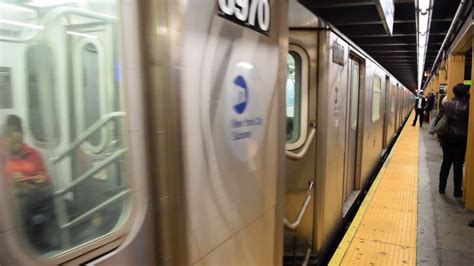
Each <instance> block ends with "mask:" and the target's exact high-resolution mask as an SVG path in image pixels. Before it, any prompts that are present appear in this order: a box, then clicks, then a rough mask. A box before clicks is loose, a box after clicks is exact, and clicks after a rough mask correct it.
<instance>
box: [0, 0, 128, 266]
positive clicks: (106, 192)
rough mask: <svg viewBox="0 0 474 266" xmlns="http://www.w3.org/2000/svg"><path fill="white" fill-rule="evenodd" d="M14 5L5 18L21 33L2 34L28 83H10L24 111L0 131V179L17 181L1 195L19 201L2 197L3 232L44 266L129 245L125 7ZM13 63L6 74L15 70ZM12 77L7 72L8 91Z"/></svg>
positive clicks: (8, 29)
mask: <svg viewBox="0 0 474 266" xmlns="http://www.w3.org/2000/svg"><path fill="white" fill-rule="evenodd" d="M10 2H12V4H9V5H8V6H9V9H6V8H5V9H2V11H1V12H0V18H4V16H5V17H8V18H9V19H11V20H12V21H18V23H16V24H14V25H10V24H5V23H4V24H5V25H7V26H5V25H3V24H2V25H0V35H2V36H3V37H5V36H4V35H5V34H6V33H8V34H9V35H8V38H6V37H5V38H4V39H3V40H0V44H1V45H2V48H5V49H4V50H2V54H3V53H9V54H11V55H14V56H11V57H12V58H16V57H18V58H25V60H16V61H15V62H14V63H11V64H9V66H8V67H9V68H11V69H10V70H9V71H8V72H11V73H15V74H18V76H20V77H21V76H23V77H24V78H23V79H11V80H10V81H9V82H11V86H12V88H13V89H12V90H11V93H12V98H13V100H14V103H15V104H14V108H13V109H12V110H11V111H10V110H8V112H9V114H6V119H5V120H4V121H0V123H1V124H0V126H1V127H2V129H3V130H2V131H3V132H1V133H2V144H3V143H4V141H5V144H6V145H0V149H1V150H0V153H2V155H3V154H5V155H6V156H5V158H3V157H2V159H4V160H1V162H0V163H2V165H0V168H2V171H0V178H2V179H3V180H7V181H8V182H2V183H1V184H0V189H2V191H3V188H4V183H5V186H8V187H7V188H6V189H8V192H9V193H8V197H7V196H5V197H4V194H5V195H6V193H3V194H2V193H0V194H1V197H2V200H3V199H6V200H9V202H8V204H5V206H6V205H8V206H12V208H10V209H9V211H10V215H7V216H6V217H2V222H3V220H4V219H5V221H6V223H7V224H9V225H12V226H11V228H12V230H10V231H9V232H8V233H7V234H8V236H9V237H10V236H11V237H10V238H9V239H10V240H11V241H10V242H9V244H8V245H9V247H12V248H14V247H16V248H18V247H20V248H24V249H25V252H21V251H19V252H18V254H22V256H25V257H26V256H36V258H37V259H38V260H41V261H42V263H37V264H48V265H49V264H51V265H53V264H54V265H56V264H64V263H65V262H67V261H68V260H70V259H72V258H78V257H81V256H82V255H84V254H85V253H87V252H90V251H91V250H96V249H98V248H102V247H105V246H107V244H110V243H112V242H114V241H115V242H117V241H116V240H118V239H121V238H122V237H123V236H124V233H125V230H126V228H125V225H126V223H127V221H128V218H129V215H130V213H131V203H130V201H129V196H130V193H131V190H130V188H129V183H130V182H129V180H131V179H130V171H129V165H128V160H127V158H126V156H127V154H128V153H127V150H128V145H127V141H126V138H125V136H126V134H128V132H127V130H126V124H125V112H123V111H121V110H123V106H125V102H126V100H127V99H124V98H119V97H120V93H121V90H122V89H123V86H122V80H121V79H120V73H119V69H120V67H117V65H118V63H117V62H121V61H122V60H121V58H120V51H121V50H122V47H121V44H122V43H121V42H120V39H121V38H120V36H119V34H120V32H121V29H120V26H121V25H122V24H121V23H120V22H121V21H120V18H119V17H118V15H119V7H120V5H119V1H118V0H110V1H89V0H84V1H53V2H54V3H50V2H51V1H30V3H36V2H38V3H37V4H38V6H36V7H34V8H32V7H28V8H27V7H25V6H27V5H28V3H26V4H25V3H23V2H22V3H21V4H18V5H16V4H14V2H18V3H19V1H10ZM40 2H41V3H42V4H41V5H40ZM18 10H27V11H28V12H26V13H27V14H32V13H34V14H38V16H39V17H38V18H37V19H35V18H32V17H33V16H32V15H31V16H30V15H25V12H19V11H18ZM0 24H1V23H0ZM36 34H38V37H40V38H36V37H35V36H36ZM33 37H35V38H33ZM6 39H8V40H14V41H15V45H10V42H8V43H7V42H5V40H6ZM39 40H41V42H40V41H39ZM5 43H6V44H8V45H5ZM4 58H5V57H3V56H2V57H1V58H0V60H2V62H1V64H0V65H7V64H6V62H3V60H4ZM1 71H3V72H1ZM3 73H6V70H5V69H1V68H0V81H2V79H1V78H2V77H4V76H6V75H7V74H3ZM0 86H2V88H1V90H2V93H1V94H0V95H6V94H7V93H4V92H3V91H4V90H6V88H3V87H4V86H5V83H0ZM112 103H116V106H114V104H112ZM7 105H8V104H7ZM3 114H4V113H3V110H2V113H1V115H2V119H3ZM23 136H24V138H23ZM51 144H54V145H51ZM99 148H100V151H99ZM19 155H22V156H19ZM23 155H24V156H23ZM3 163H5V164H3ZM3 166H4V167H3ZM9 228H10V227H9ZM15 237H18V241H17V240H15ZM108 251H110V250H104V253H105V252H108ZM33 264H34V263H33Z"/></svg>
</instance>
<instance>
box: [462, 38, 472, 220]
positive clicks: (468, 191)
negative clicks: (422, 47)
mask: <svg viewBox="0 0 474 266" xmlns="http://www.w3.org/2000/svg"><path fill="white" fill-rule="evenodd" d="M471 42H472V47H473V48H474V39H472V40H471ZM471 62H474V61H471ZM471 64H472V63H471ZM473 66H474V64H472V65H471V80H472V79H473V77H474V67H473ZM473 94H474V90H473V88H472V83H471V100H470V103H469V106H470V108H469V124H468V132H467V152H466V172H465V175H464V193H465V194H464V197H465V198H464V200H465V204H466V209H468V210H470V211H474V95H473Z"/></svg>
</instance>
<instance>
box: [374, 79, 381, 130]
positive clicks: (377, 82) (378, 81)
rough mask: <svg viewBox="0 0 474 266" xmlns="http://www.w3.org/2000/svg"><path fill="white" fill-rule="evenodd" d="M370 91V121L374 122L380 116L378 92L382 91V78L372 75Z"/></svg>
mask: <svg viewBox="0 0 474 266" xmlns="http://www.w3.org/2000/svg"><path fill="white" fill-rule="evenodd" d="M372 92H373V93H372V122H375V121H377V120H379V118H380V94H381V93H382V79H381V78H380V77H379V76H377V75H374V87H373V90H372Z"/></svg>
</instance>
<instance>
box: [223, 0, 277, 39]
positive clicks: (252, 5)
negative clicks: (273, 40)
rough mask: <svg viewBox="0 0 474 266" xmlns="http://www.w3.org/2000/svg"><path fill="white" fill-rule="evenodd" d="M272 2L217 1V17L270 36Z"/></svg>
mask: <svg viewBox="0 0 474 266" xmlns="http://www.w3.org/2000/svg"><path fill="white" fill-rule="evenodd" d="M269 1H270V0H217V5H218V12H217V15H219V16H220V17H223V18H225V19H227V20H230V21H232V22H234V23H236V24H239V25H241V26H244V27H247V28H250V29H252V30H254V31H257V32H260V33H263V34H265V35H268V30H269V29H270V17H271V15H270V3H269Z"/></svg>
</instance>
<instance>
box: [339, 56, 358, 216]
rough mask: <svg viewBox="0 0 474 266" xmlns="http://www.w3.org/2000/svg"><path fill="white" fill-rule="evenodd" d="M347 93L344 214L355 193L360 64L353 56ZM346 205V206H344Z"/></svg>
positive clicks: (350, 60)
mask: <svg viewBox="0 0 474 266" xmlns="http://www.w3.org/2000/svg"><path fill="white" fill-rule="evenodd" d="M349 62H350V71H349V78H350V83H349V93H348V98H347V99H348V105H347V106H348V109H349V110H348V117H349V119H348V123H347V125H346V126H347V130H346V132H347V136H346V160H345V177H344V202H346V203H349V204H344V207H345V208H344V211H343V213H344V215H345V213H346V212H347V210H348V206H350V205H352V204H350V203H351V202H352V201H353V200H354V199H355V197H356V196H357V193H356V191H355V189H356V187H355V186H356V178H357V171H356V169H357V167H356V165H357V131H358V115H359V94H360V93H359V92H360V64H359V62H358V61H356V60H355V59H354V58H350V59H349ZM346 205H347V208H346Z"/></svg>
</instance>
